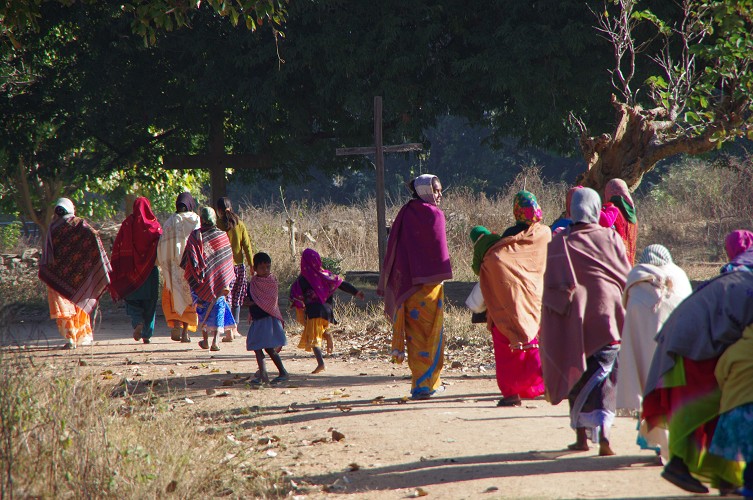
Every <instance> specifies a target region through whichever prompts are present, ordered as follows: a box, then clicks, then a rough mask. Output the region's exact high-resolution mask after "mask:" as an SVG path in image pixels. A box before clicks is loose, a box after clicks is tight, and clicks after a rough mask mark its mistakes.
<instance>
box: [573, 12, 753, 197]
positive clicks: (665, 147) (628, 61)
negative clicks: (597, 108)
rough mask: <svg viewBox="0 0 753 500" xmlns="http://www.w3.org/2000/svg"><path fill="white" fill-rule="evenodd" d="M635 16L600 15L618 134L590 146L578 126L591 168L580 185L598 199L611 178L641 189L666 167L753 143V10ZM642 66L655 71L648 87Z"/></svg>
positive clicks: (579, 121)
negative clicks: (731, 144) (609, 54)
mask: <svg viewBox="0 0 753 500" xmlns="http://www.w3.org/2000/svg"><path fill="white" fill-rule="evenodd" d="M612 3H613V4H614V5H612ZM637 7H638V1H637V0H618V1H616V2H610V3H607V4H606V5H605V8H604V9H603V10H601V11H598V13H596V14H595V16H596V18H597V19H598V30H599V33H600V34H601V36H602V37H604V38H605V39H606V40H607V41H608V42H609V43H610V44H611V47H612V49H613V53H614V64H613V65H612V67H611V71H610V74H611V82H612V84H613V86H614V89H615V91H616V92H615V93H614V94H612V96H611V99H610V102H611V106H612V107H613V108H614V110H615V120H614V126H613V128H612V131H611V132H610V133H604V134H601V135H598V136H592V135H590V134H589V129H588V127H587V126H586V122H585V121H584V120H582V119H580V118H578V117H574V118H573V122H574V123H575V124H577V126H578V127H579V129H580V132H581V139H580V146H581V149H582V152H583V156H584V158H585V159H586V161H587V163H588V168H587V171H586V172H584V173H583V175H581V177H580V179H579V181H580V182H581V183H582V184H584V185H587V186H591V187H594V188H597V189H601V188H602V187H603V186H604V184H605V183H606V181H608V180H609V179H612V178H615V177H619V178H622V179H624V180H625V181H627V183H628V185H629V186H631V187H632V188H635V187H637V186H638V184H639V183H640V181H641V178H642V176H643V175H644V174H645V173H646V172H648V171H650V170H651V169H653V168H654V166H655V165H656V164H657V163H658V162H659V161H661V160H663V159H665V158H669V157H670V156H674V155H676V154H680V153H684V154H690V155H695V154H701V153H705V152H708V151H711V150H713V149H715V148H719V147H721V146H722V144H723V143H725V142H726V141H730V140H734V139H735V138H738V137H743V136H747V137H748V138H752V139H753V107H752V106H753V66H752V63H753V4H752V3H751V2H750V1H746V0H724V1H695V0H682V1H681V2H679V3H678V4H676V8H677V12H675V13H674V14H673V15H672V18H673V19H674V21H669V20H667V19H666V18H660V17H659V16H657V15H656V14H655V13H653V12H651V11H648V10H643V11H640V10H638V9H637ZM646 25H649V26H646ZM642 63H643V64H646V63H648V64H650V65H651V66H652V70H653V71H655V73H654V74H653V75H652V76H650V77H649V78H647V79H645V80H641V79H639V78H637V75H639V73H638V69H639V66H640V65H641V64H642ZM605 104H606V103H605Z"/></svg>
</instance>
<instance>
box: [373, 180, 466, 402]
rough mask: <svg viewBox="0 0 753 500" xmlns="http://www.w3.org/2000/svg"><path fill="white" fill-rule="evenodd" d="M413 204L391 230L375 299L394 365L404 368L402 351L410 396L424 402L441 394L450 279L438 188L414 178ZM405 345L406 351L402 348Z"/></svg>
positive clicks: (436, 184) (448, 258)
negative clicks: (387, 328)
mask: <svg viewBox="0 0 753 500" xmlns="http://www.w3.org/2000/svg"><path fill="white" fill-rule="evenodd" d="M410 188H411V191H412V193H413V199H411V200H410V201H409V202H408V203H406V204H405V205H404V206H403V207H402V208H401V209H400V212H399V213H398V214H397V217H396V218H395V222H394V223H393V224H392V230H391V231H390V238H389V241H388V242H387V252H386V255H385V257H384V266H383V267H382V275H381V276H380V279H379V286H378V288H377V293H378V294H379V295H382V296H383V297H384V312H385V314H386V315H387V317H388V318H389V319H390V321H392V323H393V327H392V332H393V333H392V359H393V362H396V363H402V362H403V360H404V359H405V353H406V347H407V352H408V366H409V367H410V370H411V375H412V382H411V396H412V397H413V399H427V398H429V397H431V395H432V394H434V393H435V392H437V391H438V390H441V387H442V381H441V379H440V377H439V375H440V373H441V371H442V364H443V362H444V312H443V310H444V287H443V285H442V282H443V281H444V280H448V279H451V278H452V267H451V266H450V252H449V250H448V248H447V235H446V233H445V218H444V213H442V211H441V210H440V209H439V203H440V200H441V199H442V184H441V183H440V182H439V179H438V178H437V177H436V176H434V175H429V174H424V175H420V176H418V177H416V178H415V179H414V180H413V181H412V182H411V184H410ZM406 344H407V345H406Z"/></svg>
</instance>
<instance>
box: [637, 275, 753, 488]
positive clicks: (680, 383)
mask: <svg viewBox="0 0 753 500" xmlns="http://www.w3.org/2000/svg"><path fill="white" fill-rule="evenodd" d="M752 324H753V273H750V272H747V271H741V270H737V271H731V272H726V273H722V274H721V275H719V276H717V277H716V278H713V279H712V280H709V281H707V282H706V283H703V284H702V285H701V286H699V287H698V288H697V289H696V290H695V292H693V293H692V294H691V295H690V296H689V297H688V298H686V299H685V300H684V301H683V302H682V303H681V304H680V305H678V306H677V307H676V308H675V310H674V311H673V312H672V314H671V315H670V316H669V318H668V319H667V321H666V322H665V323H664V326H663V327H662V329H661V330H660V331H659V334H658V335H657V336H656V343H657V346H656V351H655V352H654V357H653V359H652V361H651V368H650V369H649V373H648V377H647V379H646V389H645V394H644V397H643V413H642V418H643V419H644V420H645V422H646V424H647V427H648V430H649V431H651V430H652V429H655V428H660V429H667V430H668V431H669V446H668V448H669V463H667V465H665V466H664V470H663V471H662V474H661V475H662V477H663V478H664V479H666V480H667V481H669V482H671V483H672V484H674V485H675V486H678V487H680V488H682V489H684V490H686V491H690V492H693V493H708V491H709V490H708V488H707V487H706V486H705V485H704V484H703V483H708V484H710V485H711V487H713V488H718V489H719V491H720V493H722V494H726V493H729V492H730V491H732V490H734V489H735V488H736V487H738V486H740V485H742V483H743V479H742V468H743V463H742V462H740V461H739V460H738V459H729V458H728V457H725V456H719V455H715V454H713V453H710V452H709V446H710V445H711V443H712V442H713V440H714V435H715V433H716V429H717V423H718V420H719V414H720V408H721V399H722V392H721V391H720V389H719V383H718V381H717V379H716V377H715V376H714V372H715V370H716V368H717V367H718V363H719V360H720V356H722V355H723V353H725V351H726V350H727V348H729V347H730V346H731V345H733V344H735V343H736V342H737V341H738V340H740V338H741V337H742V336H743V332H744V330H745V329H746V328H750V327H751V325H752ZM747 383H748V385H750V380H748V381H747Z"/></svg>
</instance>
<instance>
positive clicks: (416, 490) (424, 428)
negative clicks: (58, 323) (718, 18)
mask: <svg viewBox="0 0 753 500" xmlns="http://www.w3.org/2000/svg"><path fill="white" fill-rule="evenodd" d="M158 323H159V325H158V329H157V332H156V336H155V338H154V339H153V341H152V343H151V344H149V345H144V344H142V343H140V342H134V341H133V339H132V338H131V327H130V323H129V322H128V321H127V320H126V317H125V314H124V313H123V312H120V313H112V314H108V317H107V318H106V320H105V322H104V323H103V324H101V325H100V326H99V327H98V330H97V332H96V333H95V343H94V345H93V346H90V347H84V348H79V349H76V350H73V351H63V350H60V349H59V347H60V346H62V344H63V341H62V339H60V338H59V337H58V335H57V331H56V329H55V326H54V324H53V323H52V322H51V321H49V320H41V319H40V320H39V321H38V322H36V323H34V322H32V323H29V322H27V323H25V324H22V325H17V326H18V328H15V329H14V334H13V337H12V338H11V337H6V338H4V339H3V342H4V343H5V344H6V345H7V344H9V343H20V344H23V345H26V346H27V347H26V351H27V352H33V353H34V356H35V359H36V360H41V361H46V362H48V363H50V364H52V365H64V366H77V367H79V368H77V369H81V370H90V371H92V372H94V373H96V374H102V373H107V371H108V370H111V371H112V375H113V377H112V378H113V385H114V384H115V383H116V382H117V380H120V379H126V380H127V381H128V386H129V390H131V391H132V392H136V393H138V391H139V390H145V389H146V388H147V387H151V388H152V390H154V391H157V392H160V393H161V394H162V395H163V396H164V397H165V398H166V399H167V400H169V401H171V407H172V408H173V409H172V411H175V412H179V413H182V414H185V415H186V417H187V418H188V419H190V420H189V421H191V422H195V423H193V424H192V425H196V426H199V427H201V428H202V429H206V431H207V434H208V439H214V438H216V439H225V438H226V437H227V436H230V435H232V437H233V439H236V440H237V441H238V446H245V447H251V448H253V449H254V453H255V454H256V456H258V462H257V463H258V466H259V467H263V468H265V469H268V470H270V471H277V472H280V473H281V474H285V475H286V477H287V478H289V479H291V480H292V481H293V482H294V484H295V485H297V486H298V487H299V490H298V491H299V493H297V495H296V496H297V497H298V498H325V497H334V496H348V497H351V496H352V497H356V498H395V499H398V498H411V497H413V498H415V497H418V496H421V495H424V494H426V496H427V497H428V498H447V499H462V498H469V499H470V498H490V499H491V498H681V497H687V496H692V495H690V494H686V493H685V492H683V491H682V490H679V489H678V488H676V487H675V486H673V485H671V484H669V483H668V482H666V481H665V480H663V479H662V478H661V477H660V476H659V473H660V471H661V468H660V467H659V466H658V461H657V458H656V456H655V455H654V454H653V453H651V452H647V451H641V450H639V448H638V447H637V446H636V445H635V437H636V431H635V426H636V422H635V420H633V419H631V418H628V417H620V418H617V419H616V422H615V425H614V428H613V429H612V431H611V440H612V447H613V448H614V450H615V451H616V452H617V455H616V456H613V457H599V456H597V451H596V447H593V446H592V448H591V450H590V451H588V452H579V453H575V452H570V451H567V448H566V445H567V444H568V443H571V442H573V441H574V433H573V431H572V430H571V429H570V427H569V419H568V415H567V411H568V409H567V404H566V403H563V404H560V405H558V406H551V405H550V404H548V403H547V402H546V401H544V400H543V399H537V400H532V401H524V404H523V406H522V407H520V408H498V407H496V401H497V399H498V398H499V393H498V390H497V386H496V382H495V380H494V375H493V368H488V369H484V367H483V365H482V366H463V367H458V368H456V369H446V370H445V372H444V377H443V380H444V382H445V384H446V386H445V389H446V390H445V391H444V392H443V393H442V394H440V395H438V396H436V397H434V398H432V399H431V400H428V401H415V402H414V401H408V400H407V398H406V396H407V395H408V393H409V388H410V380H409V372H408V368H407V366H405V365H401V366H398V365H393V364H390V363H389V362H388V360H387V359H386V358H385V357H384V356H374V355H369V354H368V353H363V352H355V351H352V350H349V349H348V348H346V347H345V345H344V344H340V345H338V344H336V347H335V353H334V355H333V356H331V357H328V358H326V363H327V370H326V371H325V372H323V373H321V374H317V375H311V374H310V372H311V370H312V369H313V368H314V366H315V362H314V360H313V357H312V356H311V355H310V354H308V353H305V352H304V351H302V350H300V349H297V348H296V347H295V346H296V345H297V340H298V339H297V338H296V337H291V338H290V339H289V345H288V346H287V347H286V348H285V349H284V350H283V352H282V357H283V361H284V363H285V365H286V367H287V369H288V370H289V372H290V373H291V377H290V381H289V382H287V383H284V384H282V385H280V386H270V387H262V388H254V387H251V386H250V385H249V384H248V381H249V377H251V376H253V373H254V371H255V370H256V363H255V361H254V359H253V356H252V355H251V353H248V352H247V351H246V349H245V338H242V339H239V340H236V341H235V342H233V343H224V344H222V345H221V348H222V349H221V351H220V352H216V353H210V352H209V351H202V350H201V349H199V348H198V346H197V344H196V341H195V340H196V339H195V338H194V341H193V342H192V343H191V344H181V343H176V342H172V341H171V340H170V338H169V334H168V332H167V328H166V327H165V326H164V320H163V319H162V318H158ZM242 328H243V329H245V328H247V326H245V325H243V327H242ZM270 365H271V363H270ZM270 368H271V369H272V371H271V373H270V375H272V376H275V375H276V373H275V372H274V368H273V367H270ZM333 431H337V433H340V434H337V433H333ZM333 436H334V438H335V439H333ZM338 438H339V440H337V439H338ZM228 439H229V438H228Z"/></svg>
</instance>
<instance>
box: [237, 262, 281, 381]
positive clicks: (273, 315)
mask: <svg viewBox="0 0 753 500" xmlns="http://www.w3.org/2000/svg"><path fill="white" fill-rule="evenodd" d="M277 295H278V283H277V278H276V277H275V276H274V274H272V259H271V257H270V256H269V255H267V254H266V253H263V252H259V253H257V254H256V255H254V275H253V276H252V277H251V279H250V280H249V283H248V287H247V288H246V298H247V299H248V301H249V306H248V309H249V313H250V315H251V326H250V327H249V329H248V335H247V336H246V350H247V351H254V354H255V355H256V362H257V364H258V365H259V376H258V377H256V378H254V379H253V380H252V381H251V383H252V384H254V385H260V384H262V383H269V376H268V375H267V368H266V366H264V351H267V354H268V355H269V357H270V358H271V359H272V362H273V363H274V364H275V366H276V367H277V370H278V371H279V375H278V376H277V377H276V378H275V379H273V380H272V383H273V384H277V383H279V382H285V381H286V380H288V372H287V371H286V370H285V367H284V366H283V365H282V360H281V359H280V355H279V354H278V352H279V350H280V349H281V348H282V347H283V346H284V345H285V344H287V343H288V341H287V338H286V337H285V330H284V329H283V328H284V326H285V322H284V321H283V320H282V314H281V313H280V306H279V305H278V303H277Z"/></svg>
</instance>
